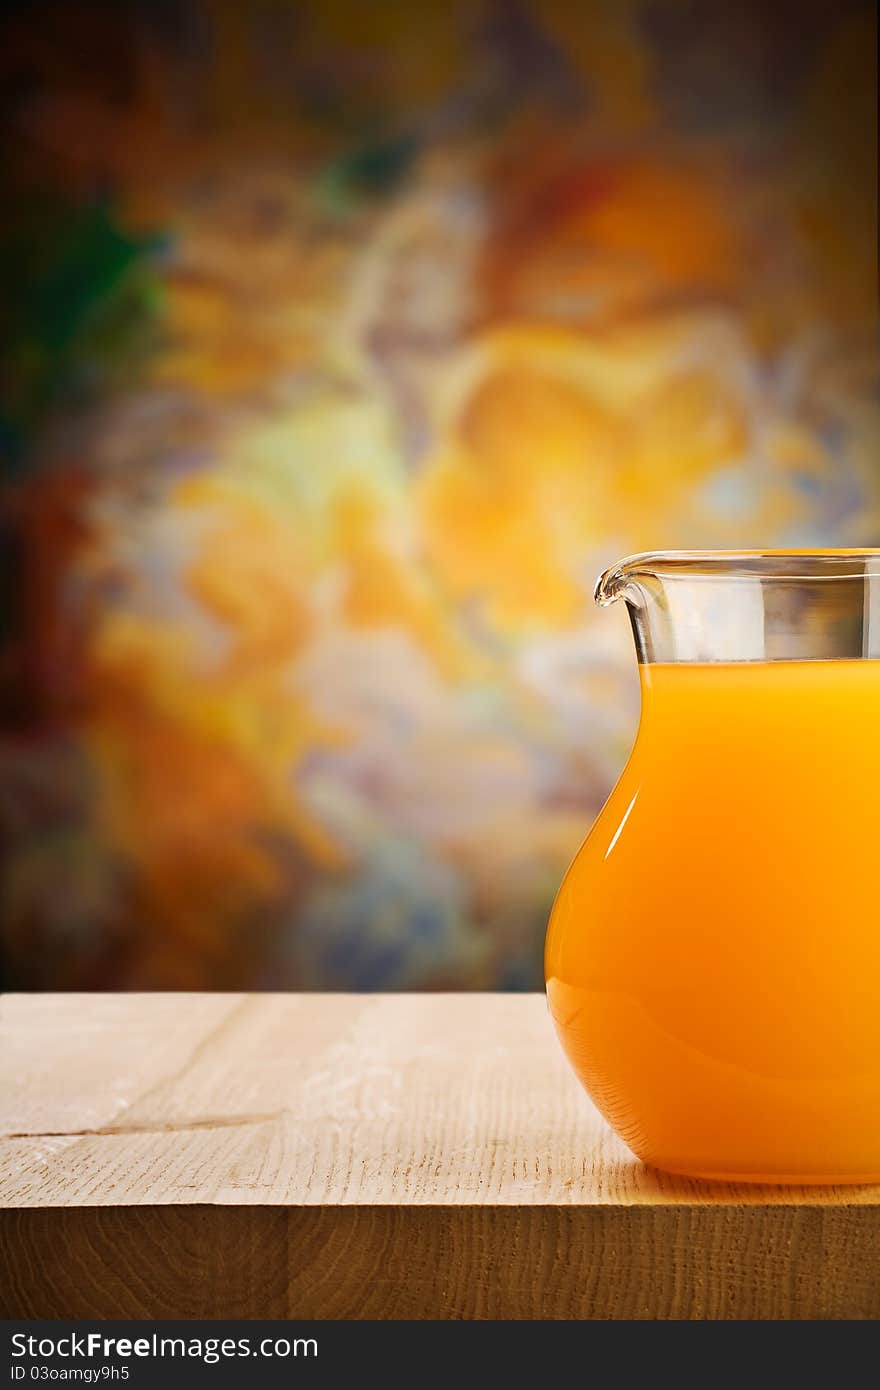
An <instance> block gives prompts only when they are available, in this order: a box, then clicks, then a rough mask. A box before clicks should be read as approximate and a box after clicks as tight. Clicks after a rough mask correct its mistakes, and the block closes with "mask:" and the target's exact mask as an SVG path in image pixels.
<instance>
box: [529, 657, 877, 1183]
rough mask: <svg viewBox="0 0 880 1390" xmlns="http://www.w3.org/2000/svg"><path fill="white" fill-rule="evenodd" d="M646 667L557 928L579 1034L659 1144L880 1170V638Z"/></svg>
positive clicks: (564, 1022) (553, 986)
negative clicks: (877, 649)
mask: <svg viewBox="0 0 880 1390" xmlns="http://www.w3.org/2000/svg"><path fill="white" fill-rule="evenodd" d="M639 669H640V676H641V682H642V719H641V724H640V727H639V732H638V736H637V739H636V743H635V746H634V748H633V751H632V754H631V755H630V759H629V762H628V763H627V765H626V768H625V769H624V772H623V774H622V776H621V778H620V780H619V782H618V783H617V786H616V787H615V788H614V791H613V792H612V793H611V796H610V797H609V799H608V801H607V803H606V805H605V807H604V808H603V810H602V812H601V814H600V815H599V818H598V820H597V821H596V824H595V825H594V827H593V830H592V832H591V833H590V835H589V836H588V838H587V840H586V841H585V843H584V845H583V846H582V848H581V850H580V852H579V853H578V855H577V857H576V858H575V860H574V862H573V864H572V865H571V868H570V869H569V871H568V874H567V876H566V878H565V880H564V882H563V884H562V887H561V888H560V890H559V894H558V896H557V899H556V903H555V906H554V909H553V914H552V918H551V923H550V929H549V932H548V938H547V948H546V974H547V995H548V1000H549V1005H550V1010H551V1013H552V1016H553V1019H554V1021H555V1023H556V1027H557V1029H558V1032H559V1035H560V1038H561V1040H562V1043H563V1046H564V1048H565V1050H566V1052H567V1054H568V1056H569V1058H570V1060H571V1062H572V1064H573V1065H574V1068H575V1070H576V1071H577V1073H578V1075H579V1076H580V1078H581V1080H582V1081H583V1083H584V1085H585V1086H586V1087H587V1089H588V1091H589V1092H590V1094H591V1096H592V1097H593V1099H594V1100H595V1102H596V1104H597V1105H598V1106H599V1108H600V1109H601V1110H602V1111H603V1113H604V1114H605V1116H606V1117H607V1119H608V1120H609V1122H610V1123H611V1124H612V1125H613V1126H614V1128H615V1129H616V1130H617V1132H618V1133H619V1134H620V1135H622V1137H623V1138H624V1139H625V1140H626V1141H627V1143H628V1144H629V1145H630V1146H631V1148H632V1149H633V1150H634V1151H635V1152H636V1153H637V1154H638V1155H639V1157H641V1158H642V1159H644V1160H645V1161H646V1162H648V1163H653V1164H656V1165H657V1166H659V1167H662V1168H666V1169H669V1170H671V1171H679V1172H686V1173H690V1174H696V1175H703V1176H707V1177H713V1178H736V1179H746V1180H753V1181H760V1180H766V1181H789V1182H797V1181H804V1182H816V1181H821V1182H832V1181H835V1180H842V1181H850V1182H851V1181H859V1180H871V1181H878V1180H880V661H878V660H861V661H860V660H824V661H822V660H820V661H775V662H762V661H757V662H751V661H742V662H735V663H729V664H728V663H713V664H686V663H685V664H663V663H657V664H653V665H652V664H646V665H642V666H640V668H639Z"/></svg>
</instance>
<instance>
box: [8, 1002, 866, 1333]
mask: <svg viewBox="0 0 880 1390" xmlns="http://www.w3.org/2000/svg"><path fill="white" fill-rule="evenodd" d="M0 1313H2V1315H3V1316H7V1317H12V1316H33V1317H37V1316H42V1317H111V1316H118V1317H125V1316H140V1317H159V1316H164V1317H190V1316H201V1317H204V1316H238V1317H288V1316H294V1317H303V1318H309V1317H320V1318H326V1317H435V1318H443V1317H541V1318H547V1317H650V1318H654V1317H659V1318H665V1317H733V1318H742V1317H767V1318H780V1317H805V1318H813V1317H877V1316H880V1188H877V1187H861V1188H814V1189H809V1188H782V1187H780V1188H756V1187H750V1186H747V1185H742V1186H732V1185H720V1184H708V1183H699V1182H689V1181H687V1180H684V1179H681V1178H673V1177H669V1176H667V1175H665V1174H661V1173H658V1172H656V1171H653V1170H651V1169H648V1168H646V1167H644V1165H642V1164H640V1163H639V1162H638V1161H637V1160H636V1159H635V1158H633V1156H632V1155H631V1154H630V1153H629V1152H628V1150H627V1149H626V1148H625V1147H624V1146H623V1144H621V1143H620V1142H619V1141H618V1140H617V1139H616V1138H615V1137H614V1135H613V1134H611V1132H610V1131H609V1130H608V1128H607V1127H606V1126H605V1124H604V1122H603V1121H602V1120H601V1118H600V1117H599V1116H598V1114H597V1113H596V1111H595V1110H594V1109H593V1107H592V1106H591V1104H590V1103H589V1101H588V1100H587V1098H586V1097H585V1096H584V1094H583V1092H582V1091H581V1089H580V1087H579V1086H578V1084H577V1082H576V1081H575V1079H574V1077H573V1076H572V1075H571V1073H570V1072H569V1069H568V1066H567V1064H566V1062H565V1060H564V1058H563V1057H562V1054H561V1052H560V1050H559V1047H558V1044H557V1042H556V1039H555V1037H554V1036H553V1031H552V1028H551V1026H550V1023H549V1020H548V1018H547V1014H546V1007H545V1003H544V1000H543V997H541V996H536V995H527V996H523V995H392V996H387V995H386V996H376V995H374V996H351V995H271V994H268V995H267V994H264V995H216V994H215V995H185V994H183V995H182V994H177V995H173V994H165V995H38V996H16V995H9V996H6V997H5V998H3V999H2V1000H0Z"/></svg>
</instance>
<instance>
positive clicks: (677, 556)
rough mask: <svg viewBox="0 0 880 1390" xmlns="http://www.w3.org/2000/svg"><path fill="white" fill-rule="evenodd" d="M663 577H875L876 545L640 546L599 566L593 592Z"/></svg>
mask: <svg viewBox="0 0 880 1390" xmlns="http://www.w3.org/2000/svg"><path fill="white" fill-rule="evenodd" d="M652 577H657V578H662V579H664V580H667V579H675V578H682V579H684V578H686V579H689V580H699V579H721V578H723V579H731V580H736V579H749V580H752V581H754V580H755V579H760V580H762V581H764V580H767V581H773V580H778V581H782V582H786V581H787V582H789V583H792V582H797V583H804V582H809V581H824V582H827V581H829V580H835V579H873V578H880V547H871V546H863V547H860V548H852V547H839V548H833V549H831V548H829V549H826V548H823V549H808V548H800V549H795V548H792V549H781V550H775V549H767V550H643V551H638V552H637V553H636V554H634V555H627V556H626V557H625V558H624V559H622V560H619V561H618V562H617V564H615V565H611V566H610V567H609V568H608V569H606V570H604V571H603V573H602V574H600V576H599V578H598V579H597V580H596V585H595V589H594V591H593V597H594V599H595V601H596V603H598V604H599V606H600V607H602V608H604V607H605V606H606V605H608V604H609V603H613V602H614V600H615V599H616V598H618V597H619V596H620V594H621V593H622V591H623V590H624V589H625V588H626V586H627V585H628V584H630V583H637V582H638V581H639V580H640V579H650V578H652Z"/></svg>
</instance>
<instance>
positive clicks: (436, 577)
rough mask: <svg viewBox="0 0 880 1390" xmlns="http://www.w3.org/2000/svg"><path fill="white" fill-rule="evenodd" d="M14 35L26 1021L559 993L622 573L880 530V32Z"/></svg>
mask: <svg viewBox="0 0 880 1390" xmlns="http://www.w3.org/2000/svg"><path fill="white" fill-rule="evenodd" d="M6 25H7V28H6V34H5V39H4V43H3V46H2V58H0V63H2V68H3V74H2V84H0V86H2V102H3V107H4V125H5V130H6V135H7V138H6V141H5V153H4V163H3V177H4V184H5V187H6V190H7V193H6V198H5V211H4V219H3V232H2V237H3V241H4V243H5V244H4V246H3V254H2V261H0V264H2V278H3V282H4V283H3V301H4V303H5V305H6V319H7V342H8V349H7V352H6V357H5V362H6V365H5V368H4V372H3V379H2V392H3V409H2V444H3V454H4V462H5V467H6V474H5V482H4V486H3V492H2V517H3V527H4V541H3V549H2V554H3V558H4V562H5V575H4V584H3V596H4V610H5V616H6V620H7V621H6V624H5V627H6V637H5V639H4V645H3V650H2V667H0V669H2V676H3V692H4V694H3V699H4V704H3V738H2V747H0V786H2V791H0V797H2V805H0V811H2V831H3V839H4V872H3V877H2V896H0V945H2V950H3V956H4V980H5V983H6V985H7V987H12V988H20V989H42V988H53V989H56V988H62V989H63V988H146V989H150V988H178V987H179V988H213V987H223V988H228V987H241V988H286V987H291V988H317V989H397V988H407V989H422V988H426V989H433V988H442V989H458V988H483V989H486V988H489V989H528V988H536V987H539V985H540V983H541V966H540V961H541V948H542V938H543V931H544V925H545V922H546V916H547V912H548V909H549V906H550V903H551V900H552V896H553V893H554V891H555V888H556V886H557V884H558V882H559V879H560V876H561V874H562V872H563V870H564V868H565V865H566V863H567V861H568V859H569V858H570V856H571V854H572V853H573V852H574V850H575V848H576V847H577V845H578V843H579V841H580V839H581V838H582V836H583V834H584V833H585V831H586V829H587V828H588V826H589V823H590V820H591V817H592V816H593V814H594V813H595V811H596V810H597V808H598V806H599V805H600V803H601V801H602V799H603V797H604V796H605V794H606V793H607V791H608V789H609V787H610V785H611V783H612V781H613V779H614V777H615V776H616V774H617V772H618V771H619V769H620V767H621V765H622V762H623V760H624V758H625V755H626V752H627V748H628V745H629V742H630V740H631V737H632V734H633V731H634V726H635V719H636V715H637V686H636V680H635V662H634V659H633V655H632V652H631V649H630V639H629V635H628V631H627V627H626V620H625V615H623V614H621V613H620V612H618V611H617V610H613V611H611V612H608V613H602V614H600V613H598V612H595V611H594V610H593V608H592V606H591V602H590V591H591V586H592V582H593V580H594V578H595V575H596V573H597V572H598V570H599V569H600V568H601V567H602V566H603V565H604V564H606V563H609V562H611V561H612V560H615V559H617V558H618V557H619V556H621V555H623V554H625V553H627V552H630V551H634V550H640V549H647V548H655V547H662V548H668V547H691V546H700V547H703V546H705V547H719V546H761V545H774V546H784V545H790V544H791V545H804V546H809V545H812V544H824V545H834V544H847V545H863V544H874V545H876V544H878V543H880V453H878V442H880V409H878V391H877V384H878V353H877V337H876V268H877V267H876V241H875V237H876V196H875V190H876V167H877V166H876V140H875V126H876V56H875V55H876V40H875V16H874V6H873V4H870V3H866V4H863V3H856V2H855V0H852V2H851V3H847V0H840V2H839V3H834V4H831V3H817V0H813V2H812V3H811V2H810V0H806V3H797V4H794V3H774V4H767V3H757V0H754V2H751V0H750V2H749V3H743V2H742V0H730V2H728V0H723V2H722V0H716V3H713V4H710V5H707V4H705V3H701V0H593V3H590V2H589V0H586V2H585V3H574V0H468V2H466V0H461V3H454V2H453V3H439V0H438V2H437V3H431V2H430V0H423V2H422V3H417V2H416V0H409V3H403V2H401V0H386V3H376V4H370V3H361V0H323V3H322V0H306V2H305V3H283V2H282V0H257V2H256V3H236V0H165V3H131V2H130V0H118V2H117V3H114V4H91V5H89V4H79V3H63V4H56V5H49V4H45V3H43V4H28V5H26V6H25V5H18V6H16V7H13V9H12V10H11V12H10V11H7V18H6Z"/></svg>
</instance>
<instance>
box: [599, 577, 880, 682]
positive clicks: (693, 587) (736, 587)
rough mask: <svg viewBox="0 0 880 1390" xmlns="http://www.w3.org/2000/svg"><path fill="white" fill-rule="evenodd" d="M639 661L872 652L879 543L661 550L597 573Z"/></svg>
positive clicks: (603, 597) (877, 633) (877, 621)
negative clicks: (622, 607) (623, 611)
mask: <svg viewBox="0 0 880 1390" xmlns="http://www.w3.org/2000/svg"><path fill="white" fill-rule="evenodd" d="M594 598H595V600H596V603H597V604H598V605H599V606H600V607H601V608H606V607H607V606H608V605H609V604H612V603H614V602H615V601H616V600H617V599H619V598H622V599H624V600H625V602H626V605H627V609H628V612H629V617H630V622H631V624H632V629H633V636H634V638H635V645H636V652H637V655H638V658H639V661H640V662H643V663H644V662H679V661H687V662H730V661H821V660H835V659H836V660H854V659H865V658H871V659H874V660H876V659H878V658H880V550H815V551H809V550H740V551H725V550H717V551H711V550H668V551H654V552H648V551H645V552H643V553H642V554H639V555H631V556H628V557H627V558H626V559H625V560H621V561H619V562H618V564H616V565H612V566H611V567H610V568H609V569H606V570H605V572H604V573H603V574H602V575H600V577H599V579H598V580H597V582H596V587H595V590H594Z"/></svg>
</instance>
